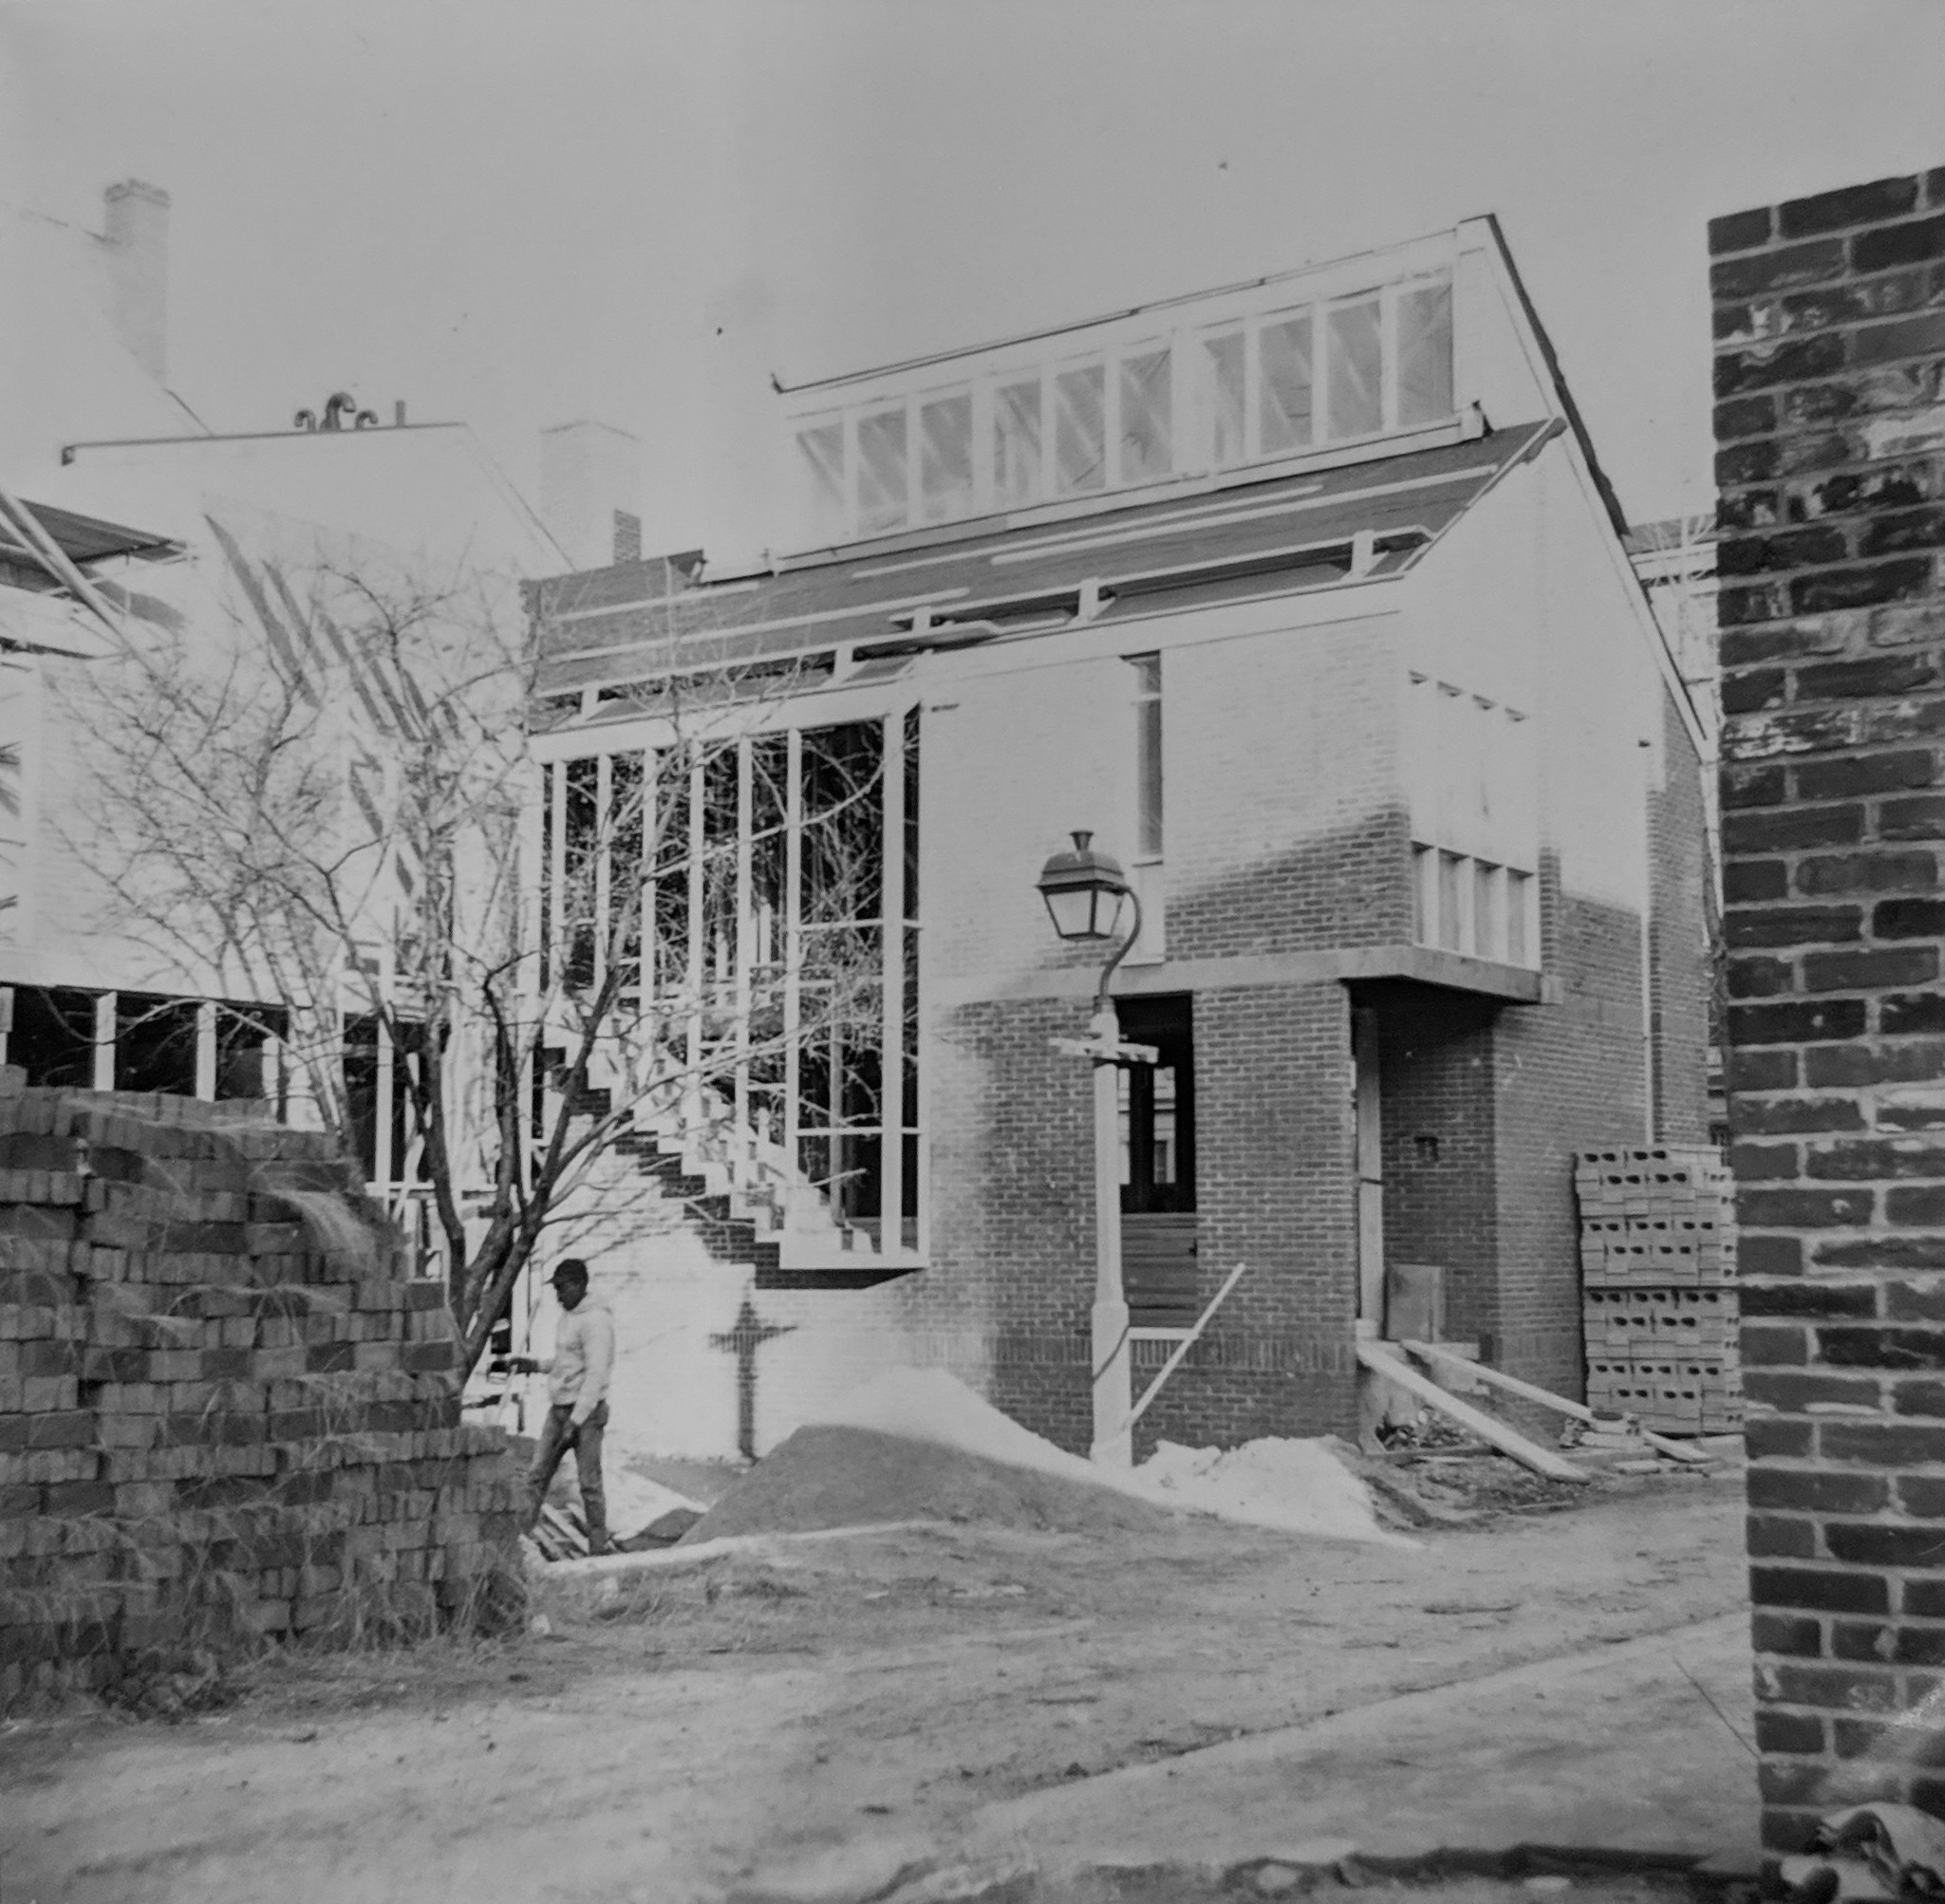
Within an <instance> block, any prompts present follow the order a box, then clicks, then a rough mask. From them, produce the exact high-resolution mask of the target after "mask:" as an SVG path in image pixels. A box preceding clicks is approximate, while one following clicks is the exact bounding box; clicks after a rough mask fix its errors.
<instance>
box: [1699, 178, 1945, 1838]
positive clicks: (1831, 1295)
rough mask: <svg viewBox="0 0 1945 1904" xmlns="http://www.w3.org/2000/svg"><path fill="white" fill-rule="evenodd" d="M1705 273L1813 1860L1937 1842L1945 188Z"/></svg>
mask: <svg viewBox="0 0 1945 1904" xmlns="http://www.w3.org/2000/svg"><path fill="white" fill-rule="evenodd" d="M1710 250H1711V253H1712V254H1713V266H1712V271H1711V279H1712V285H1713V290H1714V297H1715V337H1716V346H1715V391H1716V396H1717V398H1718V400H1719V401H1718V404H1717V408H1716V411H1715V431H1716V439H1717V442H1718V445H1719V454H1718V456H1717V458H1716V470H1717V482H1718V486H1719V489H1720V492H1721V521H1722V542H1721V547H1720V568H1721V575H1722V593H1721V620H1722V660H1723V703H1724V710H1725V714H1726V717H1727V719H1726V723H1725V731H1724V738H1723V762H1724V764H1723V770H1722V795H1723V845H1724V865H1725V878H1726V882H1727V890H1726V899H1727V913H1726V926H1727V934H1728V943H1729V948H1730V959H1729V973H1728V979H1729V993H1730V1009H1729V1034H1728V1035H1729V1044H1730V1057H1729V1062H1730V1116H1731V1120H1732V1123H1733V1125H1734V1128H1735V1131H1736V1147H1735V1152H1734V1162H1735V1168H1736V1175H1737V1179H1738V1182H1739V1197H1740V1210H1741V1219H1742V1224H1743V1242H1742V1267H1743V1275H1744V1278H1745V1281H1744V1288H1743V1298H1742V1312H1743V1317H1744V1324H1743V1360H1744V1363H1745V1366H1746V1371H1747V1374H1746V1379H1747V1383H1748V1390H1749V1405H1750V1406H1749V1453H1750V1457H1751V1461H1750V1467H1749V1510H1750V1511H1749V1556H1750V1591H1751V1597H1752V1599H1753V1602H1754V1630H1753V1637H1754V1644H1755V1653H1756V1681H1757V1690H1758V1695H1759V1699H1760V1702H1761V1703H1760V1706H1759V1708H1758V1714H1757V1728H1758V1741H1759V1744H1760V1745H1761V1746H1762V1750H1763V1755H1764V1757H1763V1768H1762V1779H1763V1795H1764V1803H1765V1816H1764V1830H1765V1837H1766V1839H1767V1842H1768V1843H1769V1844H1770V1845H1771V1846H1773V1847H1775V1848H1777V1849H1783V1850H1793V1849H1796V1848H1798V1846H1799V1845H1800V1844H1801V1842H1802V1840H1803V1839H1804V1836H1805V1833H1806V1831H1807V1829H1808V1826H1809V1824H1810V1822H1811V1820H1813V1819H1814V1818H1815V1817H1816V1816H1817V1815H1818V1814H1819V1813H1820V1812H1822V1811H1824V1810H1827V1809H1830V1808H1832V1807H1834V1806H1837V1805H1840V1804H1843V1803H1847V1802H1854V1801H1858V1800H1860V1799H1863V1798H1867V1797H1900V1798H1910V1799H1912V1800H1913V1801H1916V1802H1917V1803H1918V1804H1921V1805H1923V1806H1925V1807H1926V1808H1928V1809H1929V1810H1932V1811H1934V1812H1936V1813H1941V1814H1945V1722H1941V1723H1937V1724H1934V1723H1930V1721H1931V1710H1932V1708H1945V1693H1940V1694H1939V1696H1938V1697H1937V1698H1936V1699H1932V1694H1933V1693H1934V1690H1935V1689H1936V1688H1939V1687H1940V1686H1945V994H1941V992H1940V989H1939V983H1938V981H1939V976H1940V964H1939V953H1940V947H1941V943H1945V889H1941V885H1940V880H1939V864H1938V862H1939V842H1940V841H1941V840H1945V586H1941V574H1940V561H1941V558H1940V556H1939V554H1938V553H1937V551H1938V549H1939V547H1940V545H1941V544H1945V508H1941V507H1940V506H1939V505H1940V504H1941V502H1945V401H1941V395H1945V393H1941V388H1940V384H1941V376H1945V262H1941V260H1945V170H1941V171H1936V172H1932V173H1929V174H1927V175H1925V176H1924V177H1911V178H1885V179H1880V180H1878V181H1876V182H1875V183H1872V184H1868V185H1860V186H1856V187H1853V188H1850V189H1847V190H1843V191H1837V192H1830V193H1826V194H1823V195H1822V196H1818V197H1814V198H1805V199H1798V200H1795V201H1793V202H1791V203H1789V204H1786V205H1782V206H1779V207H1775V208H1773V209H1765V210H1761V211H1754V212H1742V213H1737V214H1735V215H1732V216H1730V217H1725V218H1718V219H1716V220H1715V221H1714V223H1713V224H1712V225H1711V227H1710ZM1928 1699H1931V1708H1927V1709H1926V1711H1924V1712H1923V1713H1918V1712H1917V1711H1916V1710H1915V1708H1919V1707H1920V1706H1923V1705H1924V1704H1925V1702H1926V1701H1927V1700H1928ZM1900 1721H1901V1722H1902V1723H1900Z"/></svg>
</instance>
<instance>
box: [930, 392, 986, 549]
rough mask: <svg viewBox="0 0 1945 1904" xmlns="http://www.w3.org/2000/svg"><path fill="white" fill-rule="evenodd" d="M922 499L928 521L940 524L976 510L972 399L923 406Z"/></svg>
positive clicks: (967, 395) (965, 394)
mask: <svg viewBox="0 0 1945 1904" xmlns="http://www.w3.org/2000/svg"><path fill="white" fill-rule="evenodd" d="M919 497H920V500H921V502H922V503H923V505H924V508H925V513H926V520H927V521H930V522H940V521H943V520H945V519H946V518H948V517H951V516H955V515H967V514H970V513H971V511H972V500H973V464H972V396H971V394H970V393H969V392H962V393H961V394H960V395H958V396H956V397H941V398H937V399H935V400H934V401H931V402H928V403H921V404H920V405H919Z"/></svg>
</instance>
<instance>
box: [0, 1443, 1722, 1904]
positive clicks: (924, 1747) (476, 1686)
mask: <svg viewBox="0 0 1945 1904" xmlns="http://www.w3.org/2000/svg"><path fill="white" fill-rule="evenodd" d="M1522 1495H1524V1496H1525V1497H1527V1498H1525V1499H1524V1500H1521V1499H1518V1498H1517V1497H1519V1496H1522ZM1561 1499H1562V1497H1561V1496H1560V1495H1559V1494H1557V1493H1550V1492H1548V1491H1547V1490H1546V1489H1544V1488H1541V1489H1538V1490H1536V1489H1533V1488H1527V1487H1524V1486H1516V1487H1514V1488H1512V1489H1511V1490H1510V1492H1509V1496H1508V1499H1507V1501H1506V1502H1504V1503H1500V1511H1496V1512H1493V1513H1489V1514H1487V1515H1486V1516H1485V1517H1483V1518H1482V1519H1480V1520H1478V1521H1474V1522H1471V1523H1469V1524H1466V1525H1463V1526H1453V1527H1448V1526H1439V1527H1436V1528H1431V1529H1426V1530H1422V1531H1421V1532H1420V1534H1419V1536H1418V1538H1419V1540H1421V1541H1422V1545H1420V1546H1418V1547H1417V1548H1414V1549H1410V1550H1407V1549H1400V1548H1394V1547H1380V1546H1375V1545H1368V1544H1351V1543H1341V1542H1332V1541H1323V1540H1300V1539H1295V1538H1293V1537H1290V1536H1287V1535H1275V1534H1268V1533H1259V1532H1255V1531H1252V1530H1248V1529H1243V1528H1238V1527H1233V1526H1225V1525H1222V1524H1219V1523H1215V1522H1212V1521H1203V1520H1189V1519H1186V1518H1184V1519H1178V1520H1173V1521H1169V1522H1168V1523H1167V1524H1164V1525H1160V1526H1147V1527H1141V1528H1122V1529H1106V1530H1095V1531H1093V1532H1090V1533H1089V1534H1087V1535H1084V1536H1083V1535H1078V1534H1075V1533H1071V1532H1061V1531H1055V1530H1040V1529H1030V1528H1019V1527H1014V1528H1001V1527H991V1526H981V1525H977V1524H972V1523H967V1524H960V1525H953V1524H944V1525H936V1526H926V1527H918V1528H904V1529H900V1530H895V1531H886V1532H879V1533H875V1534H865V1535H857V1536H851V1537H846V1538H843V1539H839V1540H824V1541H801V1542H779V1543H777V1544H776V1546H775V1547H773V1548H771V1549H769V1550H767V1551H765V1552H763V1553H761V1554H757V1555H751V1554H738V1555H731V1556H725V1557H723V1558H720V1559H715V1560H711V1561H705V1562H701V1563H697V1564H695V1565H693V1566H691V1567H688V1568H686V1569H681V1570H672V1571H662V1572H655V1573H645V1574H637V1575H633V1576H629V1577H624V1578H622V1579H620V1580H619V1581H617V1582H613V1583H604V1582H602V1581H599V1580H589V1579H581V1580H576V1581H573V1582H569V1581H566V1580H563V1579H559V1578H555V1579H552V1580H545V1581H543V1582H542V1584H541V1585H540V1587H539V1588H538V1590H537V1595H536V1600H535V1610H536V1612H538V1613H540V1614H543V1615H545V1621H546V1624H547V1625H548V1626H549V1627H551V1629H552V1631H551V1633H548V1634H546V1635H545V1636H541V1635H530V1636H527V1637H525V1638H522V1639H519V1640H517V1641H510V1642H507V1643H504V1644H498V1645H477V1646H471V1647H459V1646H457V1645H448V1644H440V1645H435V1646H431V1647H426V1648H421V1649H420V1650H418V1651H417V1652H409V1653H393V1654H365V1655H357V1656H351V1657H345V1656H338V1657H321V1656H315V1655H291V1656H279V1657H275V1658H273V1659H271V1660H270V1661H267V1662H265V1663H264V1664H262V1665H260V1666H258V1667H256V1668H254V1669H252V1670H251V1671H249V1672H248V1673H247V1674H246V1675H245V1677H244V1679H243V1681H242V1683H241V1685H240V1687H239V1693H240V1696H239V1697H238V1698H237V1699H236V1700H235V1702H234V1704H232V1705H230V1706H228V1707H226V1708H223V1709H220V1710H216V1711H211V1712H206V1713H203V1714H200V1715H198V1716H196V1717H193V1718H190V1719H187V1720H185V1721H183V1722H182V1723H179V1724H176V1725H168V1726H165V1725H159V1724H156V1723H136V1722H133V1721H130V1720H127V1719H125V1718H117V1717H115V1716H113V1715H109V1714H101V1713H95V1714H78V1713H67V1714H60V1715H54V1716H50V1717H47V1718H42V1719H36V1720H32V1721H17V1722H15V1723H13V1724H11V1725H9V1726H8V1727H5V1728H0V1799H4V1802H0V1898H4V1899H5V1904H21V1900H26V1899H38V1900H41V1904H55V1900H75V1904H80V1900H87V1904H95V1900H111V1899H112V1900H137V1899H140V1900H148V1899H163V1898H168V1899H178V1898H179V1899H189V1898H194V1899H196V1900H198V1904H227V1900H235V1904H256V1900H259V1899H263V1898H268V1897H271V1896H276V1897H280V1898H293V1899H309V1898H312V1897H319V1898H322V1897H327V1896H328V1897H331V1898H334V1899H352V1900H359V1904H363V1900H366V1899H374V1900H376V1899H388V1898H393V1897H398V1898H407V1897H409V1898H411V1899H413V1900H415V1904H440V1900H444V1899H448V1898H450V1899H453V1900H459V1899H465V1900H468V1904H482V1900H492V1899H499V1898H507V1899H522V1900H524V1899H545V1898H577V1899H578V1898H603V1899H609V1898H617V1899H618V1898H639V1899H642V1900H645V1904H681V1900H684V1899H688V1898H709V1897H721V1896H723V1895H728V1894H730V1893H731V1892H733V1891H734V1890H735V1889H736V1887H737V1886H738V1885H739V1882H743V1881H745V1880H746V1879H747V1877H748V1874H750V1873H751V1872H752V1871H753V1870H756V1869H757V1868H758V1867H759V1866H768V1865H772V1864H774V1863H775V1862H776V1860H777V1859H778V1858H779V1857H787V1856H790V1855H794V1854H796V1853H814V1852H817V1851H818V1850H819V1849H820V1848H826V1847H831V1846H834V1845H838V1844H841V1843H842V1842H843V1841H845V1840H846V1839H848V1838H849V1837H850V1836H851V1835H852V1834H854V1833H858V1832H866V1831H869V1832H870V1833H871V1834H872V1835H873V1836H874V1837H875V1838H876V1839H879V1840H881V1841H897V1840H898V1839H900V1837H901V1836H902V1835H909V1836H910V1838H911V1839H912V1840H913V1841H914V1842H918V1841H928V1842H934V1843H942V1842H950V1841H951V1840H952V1839H953V1838H954V1836H955V1834H956V1833H958V1832H960V1831H961V1830H962V1829H963V1828H964V1827H966V1826H967V1824H968V1822H969V1820H972V1819H973V1818H974V1817H975V1815H977V1814H978V1813H979V1812H980V1811H981V1810H982V1807H986V1806H989V1805H991V1804H993V1803H994V1802H995V1801H1001V1800H1006V1799H1012V1798H1015V1797H1017V1796H1019V1795H1020V1794H1024V1793H1029V1792H1034V1791H1038V1790H1041V1789H1044V1788H1047V1787H1050V1786H1056V1785H1058V1784H1060V1783H1063V1782H1067V1781H1073V1780H1079V1779H1083V1778H1087V1777H1091V1776H1093V1775H1094V1774H1098V1773H1101V1772H1105V1771H1108V1770H1110V1769H1113V1768H1116V1767H1121V1766H1129V1765H1137V1764H1143V1763H1145V1762H1151V1761H1155V1760H1160V1759H1166V1758H1169V1757H1171V1756H1172V1755H1176V1754H1182V1753H1188V1752H1192V1751H1195V1750H1196V1749H1198V1748H1199V1747H1202V1746H1206V1745H1211V1744H1213V1743H1215V1742H1218V1741H1223V1740H1228V1739H1234V1738H1239V1737H1242V1736H1243V1735H1245V1734H1250V1733H1255V1732H1261V1731H1263V1730H1266V1729H1269V1728H1275V1727H1287V1726H1291V1725H1293V1724H1297V1723H1300V1722H1308V1721H1311V1720H1315V1719H1318V1718H1319V1717H1322V1716H1323V1715H1327V1714H1331V1713H1337V1712H1342V1711H1345V1710H1347V1709H1349V1708H1356V1707H1362V1706H1366V1705H1370V1704H1373V1703H1375V1702H1377V1701H1381V1700H1385V1699H1388V1698H1392V1697H1395V1696H1397V1695H1399V1694H1401V1693H1406V1692H1411V1691H1414V1690H1418V1689H1426V1688H1431V1687H1437V1686H1443V1685H1450V1684H1453V1683H1456V1682H1461V1681H1466V1680H1469V1679H1473V1678H1479V1677H1483V1676H1484V1675H1487V1674H1489V1673H1493V1672H1496V1671H1502V1670H1503V1669H1505V1668H1507V1667H1510V1666H1514V1665H1518V1664H1521V1663H1524V1662H1529V1661H1536V1660H1543V1659H1547V1658H1551V1657H1557V1656H1563V1655H1570V1654H1584V1653H1588V1652H1598V1651H1599V1649H1601V1648H1603V1647H1606V1646H1610V1645H1613V1644H1616V1643H1618V1642H1620V1641H1625V1640H1628V1639H1633V1638H1636V1637H1637V1636H1640V1635H1643V1634H1648V1633H1662V1632H1672V1631H1674V1630H1677V1629H1680V1628H1683V1627H1686V1626H1690V1625H1693V1624H1694V1623H1696V1622H1700V1621H1703V1620H1707V1619H1711V1618H1712V1617H1714V1616H1716V1615H1722V1614H1725V1613H1729V1612H1730V1611H1732V1610H1734V1609H1735V1608H1737V1607H1738V1606H1740V1605H1741V1604H1742V1601H1743V1595H1744V1575H1743V1568H1744V1560H1743V1556H1742V1546H1741V1536H1740V1524H1739V1517H1740V1513H1741V1506H1742V1482H1741V1477H1740V1475H1739V1474H1736V1473H1734V1472H1728V1473H1720V1472H1718V1473H1716V1474H1714V1475H1711V1476H1709V1477H1705V1478H1697V1477H1693V1476H1682V1477H1679V1478H1674V1479H1653V1480H1643V1481H1640V1482H1636V1483H1629V1482H1618V1483H1617V1482H1609V1483H1606V1484H1603V1485H1602V1486H1601V1487H1600V1488H1599V1490H1597V1491H1595V1492H1593V1493H1591V1494H1589V1495H1582V1496H1581V1497H1580V1504H1577V1505H1574V1506H1572V1507H1570V1508H1566V1509H1564V1510H1563V1511H1551V1510H1553V1509H1555V1508H1558V1507H1559V1506H1560V1504H1561ZM1695 1723H1696V1725H1697V1726H1699V1727H1726V1726H1728V1725H1730V1720H1729V1719H1728V1718H1726V1717H1724V1716H1722V1715H1720V1714H1718V1713H1717V1712H1715V1711H1714V1710H1712V1709H1710V1708H1707V1707H1706V1706H1705V1704H1704V1696H1703V1695H1702V1694H1701V1693H1700V1692H1699V1690H1698V1694H1697V1703H1696V1713H1695ZM1724 1745H1725V1746H1726V1747H1727V1748H1729V1749H1738V1748H1736V1747H1734V1746H1732V1745H1730V1742H1729V1741H1728V1740H1727V1738H1726V1737H1725V1740H1724ZM1251 1849H1252V1848H1251V1847H1248V1846H1242V1847H1239V1848H1238V1850H1237V1853H1236V1855H1237V1857H1244V1856H1246V1855H1248V1854H1249V1852H1250V1850H1251ZM1037 1895H1038V1894H1037ZM1044 1895H1055V1894H1052V1893H1047V1894H1044ZM1058 1895H1062V1896H1066V1895H1070V1894H1069V1893H1068V1892H1067V1891H1065V1890H1063V1891H1061V1892H1060V1893H1059V1894H1058ZM1072 1895H1074V1896H1075V1897H1078V1896H1079V1895H1081V1894H1080V1892H1078V1891H1075V1892H1073V1893H1072ZM1089 1895H1093V1894H1092V1893H1091V1894H1089ZM1102 1895H1106V1894H1105V1893H1103V1894H1102ZM1130 1895H1134V1894H1132V1893H1131V1894H1130ZM1174 1895H1191V1894H1189V1893H1188V1892H1180V1891H1178V1892H1177V1893H1176V1894H1174ZM1194 1895H1203V1894H1201V1893H1196V1894H1194ZM1508 1895H1531V1894H1524V1893H1522V1892H1521V1891H1520V1888H1519V1887H1518V1886H1517V1885H1515V1886H1513V1887H1511V1889H1510V1891H1509V1893H1508ZM1581 1895H1589V1894H1585V1893H1582V1894H1581Z"/></svg>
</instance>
